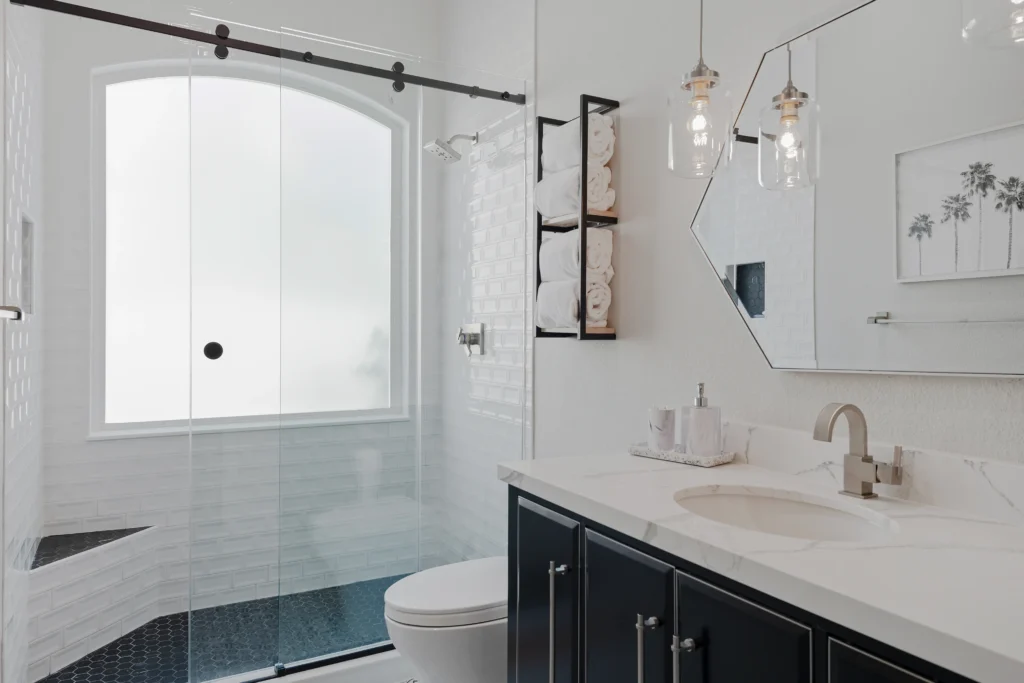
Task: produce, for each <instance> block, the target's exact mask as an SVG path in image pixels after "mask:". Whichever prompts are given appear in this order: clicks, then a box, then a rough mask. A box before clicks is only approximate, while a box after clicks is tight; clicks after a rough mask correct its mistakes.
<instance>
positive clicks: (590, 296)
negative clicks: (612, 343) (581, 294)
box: [587, 280, 612, 327]
mask: <svg viewBox="0 0 1024 683" xmlns="http://www.w3.org/2000/svg"><path fill="white" fill-rule="evenodd" d="M611 305H612V288H611V287H609V286H608V285H607V284H606V283H604V282H602V281H601V280H588V281H587V325H588V326H590V327H608V309H609V308H611Z"/></svg>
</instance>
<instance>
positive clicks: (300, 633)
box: [279, 30, 421, 666]
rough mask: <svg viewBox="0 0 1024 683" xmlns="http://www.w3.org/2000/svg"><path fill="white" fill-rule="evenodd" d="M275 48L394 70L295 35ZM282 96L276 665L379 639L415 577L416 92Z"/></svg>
mask: <svg viewBox="0 0 1024 683" xmlns="http://www.w3.org/2000/svg"><path fill="white" fill-rule="evenodd" d="M282 45H283V47H284V48H285V49H288V50H295V51H297V52H300V53H301V52H306V51H310V52H314V51H315V53H316V55H317V56H318V57H323V58H331V59H339V60H344V61H351V62H358V63H360V64H367V65H370V66H376V67H380V68H384V69H390V68H391V65H392V64H393V63H394V58H393V57H390V58H389V57H387V56H384V55H380V54H374V53H373V52H368V51H357V50H353V49H351V48H349V47H345V46H343V45H340V44H334V43H332V42H330V41H326V40H323V39H316V40H314V39H313V37H312V36H303V35H300V34H298V33H297V32H295V31H287V30H285V31H284V32H283V35H282ZM281 85H282V89H281V301H282V306H281V408H282V427H283V429H282V432H281V435H282V443H281V473H280V474H281V501H280V503H281V600H280V621H279V625H280V639H279V643H280V661H281V662H282V663H283V664H284V665H285V666H295V665H298V664H301V663H303V662H307V661H308V660H313V659H318V658H323V657H331V656H336V655H339V654H341V653H355V652H360V651H365V650H366V649H368V648H369V649H372V648H374V647H377V646H380V645H381V644H382V643H385V642H386V641H387V640H388V634H387V629H386V628H385V625H384V591H385V590H386V589H387V587H388V586H390V585H391V584H392V583H393V582H394V581H395V580H397V579H398V578H400V577H401V576H404V575H406V574H409V573H411V572H413V571H416V569H417V568H418V562H417V560H418V543H419V526H420V513H419V497H418V488H417V487H418V482H419V469H418V453H417V440H416V434H417V428H416V425H417V418H418V414H417V378H418V375H419V372H418V358H417V355H416V353H415V349H416V344H417V338H416V332H417V330H418V325H417V319H416V314H415V309H416V299H415V297H416V284H417V277H416V270H415V268H416V261H417V258H416V251H415V249H416V242H415V235H416V234H417V233H418V219H419V210H418V207H417V197H418V188H419V164H418V158H417V156H418V155H417V154H416V150H418V149H419V147H420V145H419V120H420V106H421V96H420V92H419V88H417V87H408V88H406V89H405V90H404V91H403V92H401V93H397V92H395V90H393V89H392V87H391V83H390V82H389V81H385V80H380V79H376V78H368V77H366V76H364V75H359V74H352V73H348V72H345V71H338V70H333V69H328V68H324V67H323V66H318V65H313V64H303V63H295V62H289V63H287V64H286V65H285V66H284V68H283V70H282V82H281Z"/></svg>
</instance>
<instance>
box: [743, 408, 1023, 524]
mask: <svg viewBox="0 0 1024 683" xmlns="http://www.w3.org/2000/svg"><path fill="white" fill-rule="evenodd" d="M723 429H724V440H725V450H727V451H734V452H736V453H737V457H736V462H744V463H747V464H750V465H756V466H758V467H763V468H765V469H770V470H774V471H777V472H785V473H788V474H793V475H797V476H800V477H803V478H806V479H807V480H809V481H815V482H818V483H821V484H823V485H824V484H827V485H830V486H832V485H835V486H841V485H842V479H843V463H842V458H843V455H844V454H845V453H846V440H845V439H836V440H835V442H834V443H822V442H819V441H814V440H813V439H812V438H811V436H810V434H809V433H807V432H801V431H797V430H791V429H780V428H778V427H764V426H757V425H750V424H744V423H740V422H731V421H727V422H726V423H725V425H724V427H723ZM895 445H896V444H891V443H881V442H872V443H871V444H870V445H869V452H870V453H871V454H872V455H873V456H874V457H875V459H876V460H880V461H884V462H890V461H891V459H892V452H893V447H894V446H895ZM901 445H903V444H901ZM904 446H905V445H904ZM903 466H904V475H903V483H902V484H901V485H899V486H886V485H884V484H876V485H875V490H876V491H878V493H879V494H881V495H883V496H889V497H892V498H900V499H903V500H909V501H913V502H918V503H925V504H928V505H936V506H940V507H943V508H949V509H953V510H961V511H965V512H973V513H977V514H980V515H983V516H985V517H991V518H993V519H997V520H1000V521H1004V522H1009V523H1012V524H1022V525H1024V466H1021V465H1019V464H1016V463H1010V462H1004V461H995V460H985V459H983V458H975V457H969V456H964V455H957V454H953V453H945V452H942V451H931V450H924V449H919V448H914V447H906V446H905V447H904V451H903Z"/></svg>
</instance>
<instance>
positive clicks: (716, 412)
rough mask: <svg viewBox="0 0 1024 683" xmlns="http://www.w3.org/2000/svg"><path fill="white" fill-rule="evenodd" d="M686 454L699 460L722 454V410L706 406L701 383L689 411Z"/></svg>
mask: <svg viewBox="0 0 1024 683" xmlns="http://www.w3.org/2000/svg"><path fill="white" fill-rule="evenodd" d="M686 452H687V453H689V454H690V455H695V456H697V457H701V458H710V457H712V456H717V455H721V454H722V410H721V408H718V407H717V406H716V407H712V406H710V405H708V399H707V396H705V395H704V383H703V382H701V383H700V384H698V385H697V397H696V398H695V399H694V400H693V409H692V410H691V411H690V428H689V431H688V433H687V436H686Z"/></svg>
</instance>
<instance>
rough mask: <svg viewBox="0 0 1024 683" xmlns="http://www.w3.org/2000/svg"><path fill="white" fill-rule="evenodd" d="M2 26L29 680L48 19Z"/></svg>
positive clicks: (10, 357) (13, 495)
mask: <svg viewBox="0 0 1024 683" xmlns="http://www.w3.org/2000/svg"><path fill="white" fill-rule="evenodd" d="M0 13H2V14H3V15H4V19H5V21H4V25H3V26H2V27H0V34H2V36H3V38H2V40H3V50H2V51H3V53H4V55H5V62H6V63H5V78H4V84H3V87H4V105H3V106H4V126H3V130H4V138H5V145H4V149H5V153H4V155H3V161H2V164H3V167H2V170H0V176H2V177H3V184H4V209H3V211H4V227H5V230H4V240H3V268H2V273H3V276H2V278H0V279H2V283H0V288H2V294H3V303H4V304H7V305H21V306H23V307H26V308H27V303H26V300H25V298H24V297H25V293H24V292H23V291H22V289H21V286H20V281H21V269H22V268H23V267H25V265H26V264H25V263H23V260H22V257H21V229H22V221H23V220H24V219H31V220H32V221H33V222H34V223H35V231H36V237H35V249H36V252H37V253H36V258H35V264H36V268H35V271H36V272H35V274H36V278H35V283H34V285H35V286H34V289H35V294H34V309H33V310H34V311H35V312H34V313H33V314H31V315H27V316H26V318H25V320H23V321H21V322H6V323H2V326H3V327H2V332H3V365H4V374H3V380H4V388H5V392H4V396H5V400H4V416H3V420H4V424H3V429H4V443H3V448H4V451H3V469H4V472H3V473H2V475H0V479H2V485H3V492H4V500H3V507H4V510H3V513H2V516H0V518H2V520H3V548H2V550H0V552H2V555H3V581H2V584H3V585H2V590H3V615H2V622H0V628H2V630H3V663H2V678H3V680H4V682H5V683H22V681H24V680H25V675H26V670H27V665H28V661H29V657H30V652H31V642H30V641H31V639H32V634H31V632H30V629H29V621H28V616H29V615H28V602H29V592H30V586H29V574H28V572H29V568H30V567H31V564H32V558H33V557H34V555H35V549H36V545H37V542H38V539H39V536H40V533H41V530H42V431H43V414H42V396H43V393H42V392H43V391H44V388H43V387H44V382H43V365H42V362H43V316H42V315H41V312H42V311H43V310H44V304H43V302H42V296H41V294H42V293H41V291H40V289H41V288H40V286H39V285H40V284H41V281H40V278H39V277H38V267H39V265H40V264H41V263H42V259H41V255H40V254H39V252H40V251H42V249H41V242H42V239H41V238H42V236H43V235H45V234H46V231H47V230H48V228H49V224H48V223H47V216H46V214H45V212H44V206H43V181H42V180H43V134H44V131H45V129H46V126H45V123H44V121H43V119H42V111H43V101H44V100H43V70H42V51H43V41H42V23H41V22H40V21H39V17H37V16H35V15H33V14H32V13H31V12H28V11H26V10H24V9H22V8H18V7H14V6H9V5H4V7H3V9H2V12H0Z"/></svg>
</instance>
